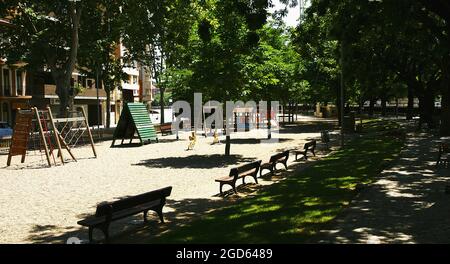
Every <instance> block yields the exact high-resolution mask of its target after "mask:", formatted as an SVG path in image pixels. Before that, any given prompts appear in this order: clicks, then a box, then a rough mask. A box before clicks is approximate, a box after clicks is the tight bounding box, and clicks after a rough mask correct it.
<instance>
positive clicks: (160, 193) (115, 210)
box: [77, 186, 172, 241]
mask: <svg viewBox="0 0 450 264" xmlns="http://www.w3.org/2000/svg"><path fill="white" fill-rule="evenodd" d="M171 192H172V187H171V186H169V187H166V188H162V189H159V190H155V191H151V192H148V193H144V194H140V195H136V196H131V197H126V198H123V199H120V200H117V201H114V202H108V203H101V204H99V205H97V210H96V213H95V215H93V216H89V217H87V218H85V219H83V220H80V221H78V222H77V223H78V224H79V225H82V226H87V227H89V241H92V232H93V229H94V228H99V229H101V230H102V231H103V233H104V235H105V238H106V239H108V238H109V231H108V228H109V224H110V223H111V222H112V221H116V220H119V219H122V218H125V217H128V216H132V215H135V214H138V213H141V212H147V211H149V210H152V211H155V212H157V213H158V215H159V218H160V220H161V222H164V218H163V215H162V208H163V206H164V205H165V201H166V197H167V196H170V193H171ZM145 221H147V216H146V214H144V222H145Z"/></svg>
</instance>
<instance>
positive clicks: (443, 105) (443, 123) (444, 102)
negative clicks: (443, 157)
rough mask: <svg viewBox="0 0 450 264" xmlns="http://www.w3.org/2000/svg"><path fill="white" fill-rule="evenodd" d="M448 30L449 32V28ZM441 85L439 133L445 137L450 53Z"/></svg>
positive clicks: (449, 129) (449, 118)
mask: <svg viewBox="0 0 450 264" xmlns="http://www.w3.org/2000/svg"><path fill="white" fill-rule="evenodd" d="M448 32H450V29H449V30H448ZM449 41H450V40H449ZM441 85H442V101H441V127H440V134H441V136H443V137H447V136H450V54H449V55H447V56H446V60H445V63H444V68H443V69H442V83H441Z"/></svg>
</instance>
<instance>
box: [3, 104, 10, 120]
mask: <svg viewBox="0 0 450 264" xmlns="http://www.w3.org/2000/svg"><path fill="white" fill-rule="evenodd" d="M2 110H3V111H2V121H3V122H7V123H8V124H9V107H8V104H7V103H3V109H2Z"/></svg>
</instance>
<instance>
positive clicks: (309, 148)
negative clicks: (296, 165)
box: [293, 140, 317, 160]
mask: <svg viewBox="0 0 450 264" xmlns="http://www.w3.org/2000/svg"><path fill="white" fill-rule="evenodd" d="M316 145H317V141H316V140H311V141H308V142H306V143H305V145H304V147H303V149H302V150H294V151H293V153H294V154H295V160H298V156H299V155H302V156H303V158H304V159H305V160H307V159H308V151H309V152H311V153H312V154H313V156H314V157H315V156H316V152H315V149H316Z"/></svg>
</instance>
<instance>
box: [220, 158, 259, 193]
mask: <svg viewBox="0 0 450 264" xmlns="http://www.w3.org/2000/svg"><path fill="white" fill-rule="evenodd" d="M260 166H261V160H258V161H254V162H251V163H248V164H245V165H242V166H239V167H236V168H232V169H231V170H230V175H229V176H226V177H222V178H219V179H216V182H218V183H220V195H222V187H223V186H224V185H226V184H227V185H230V186H231V187H232V188H233V191H234V193H237V191H236V182H237V180H239V179H241V178H242V184H245V177H247V176H250V177H253V179H255V182H256V183H258V179H257V176H258V170H259V167H260Z"/></svg>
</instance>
